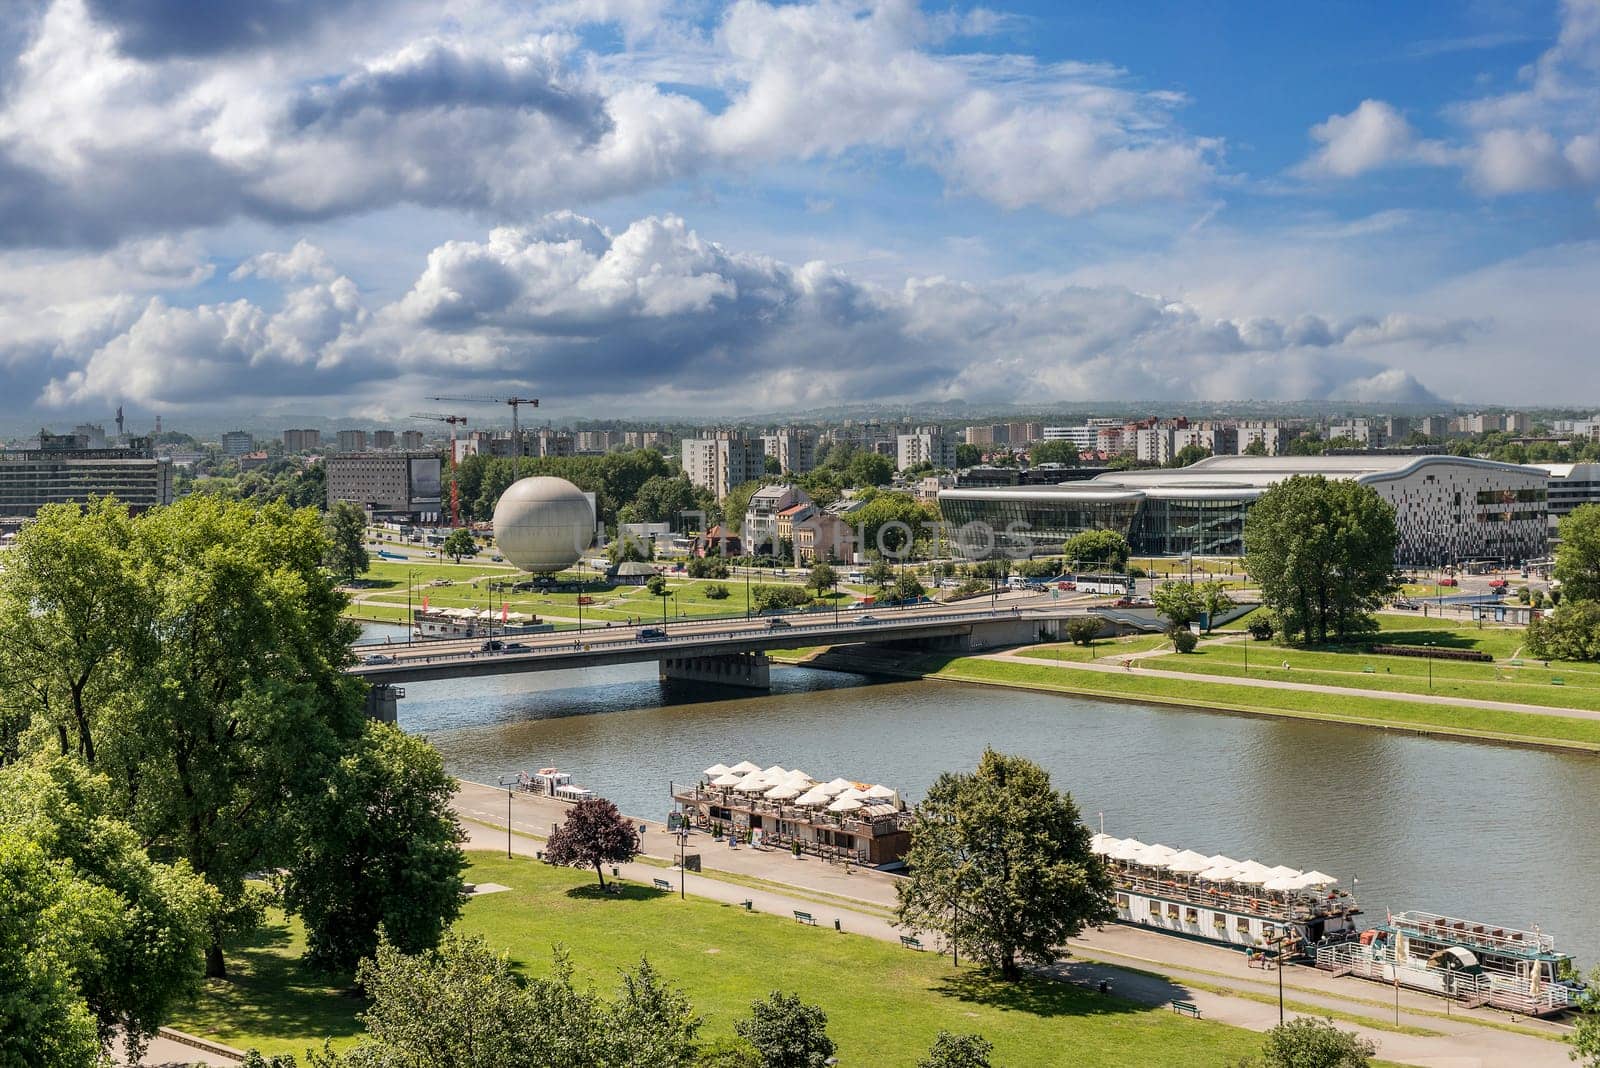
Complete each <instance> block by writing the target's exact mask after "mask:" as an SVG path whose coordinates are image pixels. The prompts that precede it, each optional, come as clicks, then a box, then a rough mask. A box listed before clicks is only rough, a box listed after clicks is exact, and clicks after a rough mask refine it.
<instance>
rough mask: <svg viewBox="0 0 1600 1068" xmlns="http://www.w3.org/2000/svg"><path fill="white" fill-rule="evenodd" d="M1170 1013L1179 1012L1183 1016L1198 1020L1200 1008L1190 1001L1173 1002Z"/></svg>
mask: <svg viewBox="0 0 1600 1068" xmlns="http://www.w3.org/2000/svg"><path fill="white" fill-rule="evenodd" d="M1172 1011H1173V1012H1181V1013H1183V1014H1184V1015H1185V1016H1193V1017H1194V1018H1195V1019H1196V1020H1198V1019H1200V1006H1198V1005H1196V1004H1195V1003H1194V1002H1192V1001H1174V1002H1173V1003H1172Z"/></svg>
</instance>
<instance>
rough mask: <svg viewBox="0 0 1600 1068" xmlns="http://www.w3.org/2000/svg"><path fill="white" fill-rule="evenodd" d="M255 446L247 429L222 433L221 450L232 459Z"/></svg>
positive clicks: (102, 436) (103, 436) (102, 437)
mask: <svg viewBox="0 0 1600 1068" xmlns="http://www.w3.org/2000/svg"><path fill="white" fill-rule="evenodd" d="M100 436H101V439H102V440H104V438H105V435H104V434H101V435H100ZM255 447H256V443H255V439H254V438H252V437H251V436H250V432H249V431H247V430H230V431H228V432H227V433H226V434H224V435H222V451H223V453H224V454H225V455H228V456H232V457H233V458H234V459H238V458H239V457H241V456H243V455H244V454H245V453H247V452H251V451H253V450H254V449H255Z"/></svg>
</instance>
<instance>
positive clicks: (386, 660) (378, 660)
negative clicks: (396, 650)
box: [361, 653, 394, 664]
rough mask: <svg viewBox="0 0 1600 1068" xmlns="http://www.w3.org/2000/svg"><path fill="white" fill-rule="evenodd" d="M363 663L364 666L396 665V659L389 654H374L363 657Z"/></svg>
mask: <svg viewBox="0 0 1600 1068" xmlns="http://www.w3.org/2000/svg"><path fill="white" fill-rule="evenodd" d="M361 662H362V663H363V664H392V663H394V657H392V656H390V655H389V654H387V653H372V654H371V655H369V656H364V657H362V658H361Z"/></svg>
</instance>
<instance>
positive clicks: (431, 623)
mask: <svg viewBox="0 0 1600 1068" xmlns="http://www.w3.org/2000/svg"><path fill="white" fill-rule="evenodd" d="M555 629H556V627H555V624H554V623H546V622H544V621H543V620H541V619H540V618H539V617H538V616H530V615H527V614H525V613H523V612H496V611H493V610H491V609H487V608H484V609H476V608H418V609H416V610H415V611H413V612H412V613H411V633H412V636H413V637H416V638H431V639H438V640H443V639H449V638H512V637H517V636H519V635H524V634H550V633H552V632H554V631H555Z"/></svg>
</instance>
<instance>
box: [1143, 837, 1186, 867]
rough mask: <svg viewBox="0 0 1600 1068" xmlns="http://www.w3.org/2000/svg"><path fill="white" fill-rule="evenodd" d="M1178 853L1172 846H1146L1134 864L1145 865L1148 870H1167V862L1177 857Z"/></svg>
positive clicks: (1157, 844) (1158, 844)
mask: <svg viewBox="0 0 1600 1068" xmlns="http://www.w3.org/2000/svg"><path fill="white" fill-rule="evenodd" d="M1177 852H1178V851H1177V850H1176V849H1173V848H1172V847H1171V846H1164V845H1162V844H1161V843H1159V842H1157V843H1156V844H1154V845H1147V846H1145V847H1144V848H1143V849H1141V850H1140V851H1139V855H1138V856H1136V857H1134V858H1133V860H1134V863H1136V864H1143V865H1144V866H1145V867H1147V868H1165V867H1166V866H1167V860H1168V859H1169V858H1171V857H1173V856H1175V855H1176V854H1177Z"/></svg>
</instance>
